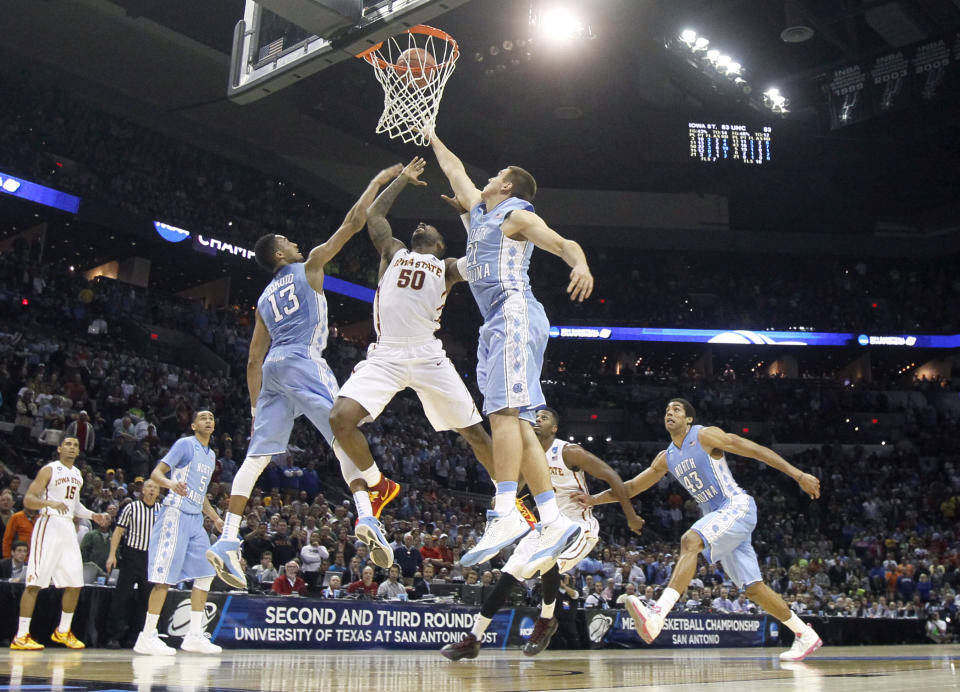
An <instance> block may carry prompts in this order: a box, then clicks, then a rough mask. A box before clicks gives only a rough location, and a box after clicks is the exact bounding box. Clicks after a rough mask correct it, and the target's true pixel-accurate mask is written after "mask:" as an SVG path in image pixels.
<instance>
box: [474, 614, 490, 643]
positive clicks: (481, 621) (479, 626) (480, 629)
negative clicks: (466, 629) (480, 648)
mask: <svg viewBox="0 0 960 692" xmlns="http://www.w3.org/2000/svg"><path fill="white" fill-rule="evenodd" d="M491 620H492V618H485V617H483V616H482V615H481V614H480V613H477V619H476V620H474V621H473V629H472V630H470V632H471V634H473V636H474V637H476V638H477V639H478V640H479V639H483V633H484V632H486V631H487V628H488V627H489V626H490V622H491Z"/></svg>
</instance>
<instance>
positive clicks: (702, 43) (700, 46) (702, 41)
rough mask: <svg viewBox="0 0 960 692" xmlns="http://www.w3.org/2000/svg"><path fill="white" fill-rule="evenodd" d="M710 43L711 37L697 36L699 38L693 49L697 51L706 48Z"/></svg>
mask: <svg viewBox="0 0 960 692" xmlns="http://www.w3.org/2000/svg"><path fill="white" fill-rule="evenodd" d="M709 45H710V39H708V38H706V37H704V36H699V37H697V40H696V41H695V42H694V44H693V51H694V52H697V51H702V50H706V49H707V46H709Z"/></svg>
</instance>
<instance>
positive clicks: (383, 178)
mask: <svg viewBox="0 0 960 692" xmlns="http://www.w3.org/2000/svg"><path fill="white" fill-rule="evenodd" d="M402 170H403V164H402V163H395V164H393V165H392V166H390V168H384V169H383V170H382V171H380V172H379V173H377V174H376V175H375V176H374V177H373V182H375V183H377V184H378V185H386V184H387V183H389V182H390V181H391V180H393V179H394V178H396V177H397V176H398V175H400V172H401V171H402Z"/></svg>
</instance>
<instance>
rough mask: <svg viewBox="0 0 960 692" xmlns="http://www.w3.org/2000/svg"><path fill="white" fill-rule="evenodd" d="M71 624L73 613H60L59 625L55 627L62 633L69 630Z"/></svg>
mask: <svg viewBox="0 0 960 692" xmlns="http://www.w3.org/2000/svg"><path fill="white" fill-rule="evenodd" d="M72 624H73V613H66V612H61V613H60V626H59V627H58V628H57V629H58V630H60V631H61V632H63V633H64V634H66V633H67V632H69V631H70V625H72Z"/></svg>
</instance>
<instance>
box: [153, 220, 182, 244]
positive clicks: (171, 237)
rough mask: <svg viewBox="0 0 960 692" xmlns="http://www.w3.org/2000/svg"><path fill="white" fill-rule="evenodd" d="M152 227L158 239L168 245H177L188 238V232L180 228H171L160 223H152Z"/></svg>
mask: <svg viewBox="0 0 960 692" xmlns="http://www.w3.org/2000/svg"><path fill="white" fill-rule="evenodd" d="M153 227H154V228H155V229H157V233H159V234H160V237H161V238H163V239H164V240H166V241H167V242H168V243H179V242H180V241H181V240H186V239H187V238H189V237H190V231H185V230H183V229H182V228H177V227H176V226H171V225H170V224H167V223H162V222H160V221H154V222H153Z"/></svg>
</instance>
